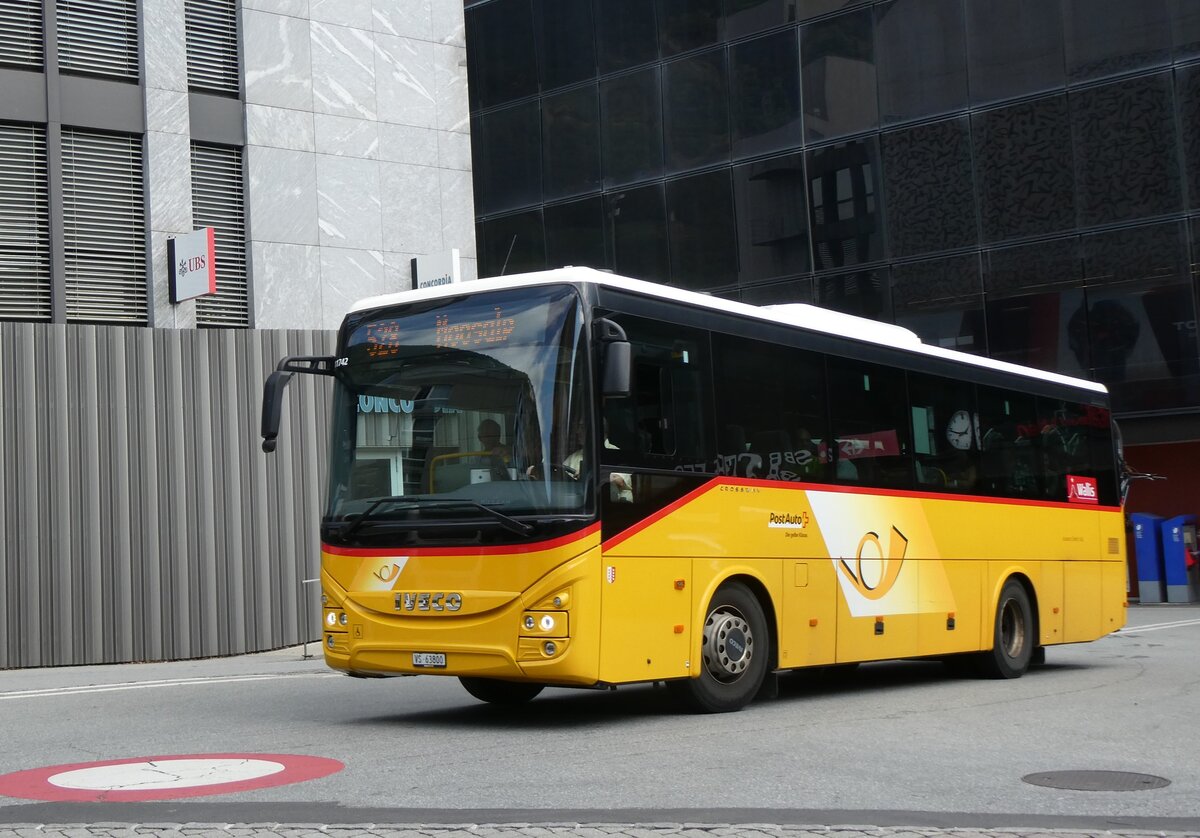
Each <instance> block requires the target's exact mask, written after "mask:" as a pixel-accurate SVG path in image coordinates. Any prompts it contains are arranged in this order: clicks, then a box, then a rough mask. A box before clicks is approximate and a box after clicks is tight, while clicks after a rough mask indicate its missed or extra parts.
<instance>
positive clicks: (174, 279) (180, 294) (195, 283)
mask: <svg viewBox="0 0 1200 838" xmlns="http://www.w3.org/2000/svg"><path fill="white" fill-rule="evenodd" d="M167 262H168V263H169V264H170V266H171V302H173V303H182V302H183V301H184V300H190V299H192V298H193V297H202V296H204V295H205V294H215V293H217V254H216V238H215V236H214V230H213V228H212V227H202V228H200V229H199V230H197V231H195V232H194V233H188V234H187V235H183V236H176V237H175V238H173V239H169V240H168V241H167Z"/></svg>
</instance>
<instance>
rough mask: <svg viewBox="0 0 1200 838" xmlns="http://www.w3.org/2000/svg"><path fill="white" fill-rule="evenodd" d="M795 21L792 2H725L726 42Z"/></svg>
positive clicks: (762, 0)
mask: <svg viewBox="0 0 1200 838" xmlns="http://www.w3.org/2000/svg"><path fill="white" fill-rule="evenodd" d="M795 20H796V4H795V2H793V0H725V39H726V40H728V41H732V40H734V39H735V38H741V37H742V36H744V35H753V34H754V33H755V32H762V31H763V30H764V29H772V28H774V27H776V26H781V25H783V24H785V23H792V22H794V21H795Z"/></svg>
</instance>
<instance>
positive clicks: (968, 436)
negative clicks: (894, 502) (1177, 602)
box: [908, 373, 979, 492]
mask: <svg viewBox="0 0 1200 838" xmlns="http://www.w3.org/2000/svg"><path fill="white" fill-rule="evenodd" d="M908 394H909V400H910V408H911V414H912V440H913V460H914V464H915V466H916V478H917V488H918V489H928V490H931V491H935V492H974V491H977V490H978V486H977V485H976V482H977V480H978V478H979V441H978V430H977V428H976V425H975V417H976V415H977V413H976V411H975V387H974V386H973V385H972V384H970V383H968V382H966V381H956V380H954V379H950V378H941V377H939V376H934V375H920V374H917V373H909V375H908Z"/></svg>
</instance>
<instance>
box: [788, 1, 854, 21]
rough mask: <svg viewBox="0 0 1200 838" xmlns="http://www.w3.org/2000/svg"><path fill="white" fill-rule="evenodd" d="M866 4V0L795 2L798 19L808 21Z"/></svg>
mask: <svg viewBox="0 0 1200 838" xmlns="http://www.w3.org/2000/svg"><path fill="white" fill-rule="evenodd" d="M866 2H868V0H797V5H798V6H799V7H800V8H799V13H800V19H801V20H808V19H809V18H814V17H820V16H821V15H827V14H830V13H831V12H836V11H838V10H839V9H848V8H850V7H851V6H861V5H863V4H864V3H866Z"/></svg>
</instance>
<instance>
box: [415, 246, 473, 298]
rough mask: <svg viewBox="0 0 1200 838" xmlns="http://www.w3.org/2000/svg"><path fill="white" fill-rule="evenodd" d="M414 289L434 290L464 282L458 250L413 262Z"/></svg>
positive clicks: (416, 259)
mask: <svg viewBox="0 0 1200 838" xmlns="http://www.w3.org/2000/svg"><path fill="white" fill-rule="evenodd" d="M412 275H413V289H414V290H416V289H418V288H433V287H434V286H436V285H451V284H453V283H455V282H461V281H462V269H461V267H460V259H459V255H458V248H457V247H455V248H452V249H451V250H450V251H449V252H448V253H431V254H430V255H428V256H417V257H416V258H414V259H413V260H412Z"/></svg>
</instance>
